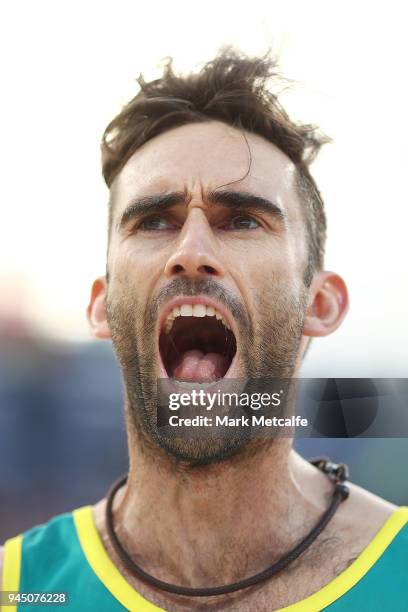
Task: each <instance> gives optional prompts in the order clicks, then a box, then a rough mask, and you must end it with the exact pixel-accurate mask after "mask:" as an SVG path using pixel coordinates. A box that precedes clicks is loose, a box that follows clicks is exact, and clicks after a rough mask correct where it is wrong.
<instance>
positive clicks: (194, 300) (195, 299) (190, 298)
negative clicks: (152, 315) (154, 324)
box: [158, 295, 236, 336]
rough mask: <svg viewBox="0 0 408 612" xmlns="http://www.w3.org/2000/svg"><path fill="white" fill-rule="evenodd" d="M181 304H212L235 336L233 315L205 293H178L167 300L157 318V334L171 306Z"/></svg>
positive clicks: (171, 308) (174, 306)
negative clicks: (178, 294)
mask: <svg viewBox="0 0 408 612" xmlns="http://www.w3.org/2000/svg"><path fill="white" fill-rule="evenodd" d="M182 304H191V305H193V304H204V305H205V306H212V307H213V308H216V309H217V310H218V312H220V313H221V315H222V316H223V317H224V319H225V320H226V321H227V323H228V325H229V326H230V328H231V330H232V331H233V333H234V335H235V336H236V329H235V320H234V318H233V316H232V315H231V312H230V311H229V310H228V309H227V308H225V306H223V305H222V304H220V302H218V301H217V300H214V299H212V298H210V297H209V296H207V295H180V296H178V297H176V298H173V299H172V300H170V301H169V302H167V303H166V304H165V306H164V307H163V309H162V311H161V313H160V315H159V319H158V320H159V325H158V334H159V335H160V333H161V331H162V329H163V325H164V322H165V320H166V318H167V316H168V315H169V314H170V313H171V311H172V310H173V308H176V307H177V306H181V305H182Z"/></svg>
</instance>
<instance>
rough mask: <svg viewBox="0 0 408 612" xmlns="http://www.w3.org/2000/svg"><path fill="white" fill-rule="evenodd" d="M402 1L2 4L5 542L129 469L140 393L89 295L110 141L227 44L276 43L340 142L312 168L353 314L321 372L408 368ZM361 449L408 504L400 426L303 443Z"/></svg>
mask: <svg viewBox="0 0 408 612" xmlns="http://www.w3.org/2000/svg"><path fill="white" fill-rule="evenodd" d="M403 11H404V6H403V3H400V2H398V1H397V0H395V1H392V0H391V1H389V2H387V3H385V2H365V1H361V2H359V3H355V2H351V1H345V2H342V3H328V2H324V0H321V1H320V0H319V1H317V0H316V1H314V0H311V1H310V2H307V3H305V2H301V1H299V2H294V1H292V0H279V1H273V0H268V1H267V2H261V1H258V0H252V2H251V3H250V4H245V5H238V4H237V3H234V2H230V1H224V2H222V3H220V2H219V3H206V4H199V5H193V4H192V3H187V2H171V3H165V2H162V1H155V2H153V3H150V4H148V5H147V6H143V7H142V5H141V3H135V2H125V1H121V0H119V1H117V2H115V3H113V2H103V1H101V2H99V3H98V4H97V5H95V4H91V3H83V2H82V3H80V2H77V1H72V0H71V1H70V2H69V3H68V2H58V3H55V2H51V0H49V1H44V0H38V1H37V2H36V3H29V2H28V1H25V2H19V1H18V0H17V1H15V2H13V3H3V4H2V8H1V10H0V23H1V26H0V28H1V36H0V50H1V55H0V56H1V58H2V59H1V85H2V94H1V97H0V113H1V117H2V123H1V128H2V129H1V132H2V141H1V147H0V166H1V169H2V188H1V193H2V206H1V213H0V541H2V540H4V539H5V538H6V537H9V536H11V535H14V534H16V533H18V532H20V531H22V530H24V529H26V528H28V527H31V526H32V525H34V524H36V523H39V522H42V521H45V520H47V519H48V518H49V517H51V516H52V515H54V514H56V513H60V512H64V511H68V510H72V509H73V508H75V507H77V506H80V505H83V504H88V503H94V502H95V501H97V500H98V499H100V498H101V497H102V496H103V495H104V494H105V492H106V490H107V488H108V487H109V485H110V483H111V482H112V481H113V480H114V479H115V478H116V477H117V476H118V475H119V474H121V473H122V472H125V471H126V469H127V449H126V438H125V430H124V423H123V415H122V391H121V383H120V375H119V371H118V367H117V365H116V363H115V360H114V358H113V354H112V350H111V347H110V344H109V343H106V342H94V341H92V339H91V338H90V336H89V332H88V329H87V324H86V319H85V308H86V304H87V301H88V295H89V290H90V285H91V282H92V279H93V278H94V277H95V276H98V275H100V274H103V273H104V268H105V250H106V225H107V224H106V222H107V200H108V192H107V190H106V187H105V186H104V183H103V180H102V177H101V171H100V152H99V143H100V139H101V135H102V132H103V130H104V128H105V126H106V125H107V123H108V122H109V121H110V120H111V119H112V117H113V116H114V115H115V114H116V113H117V112H118V111H119V110H120V108H121V106H122V105H123V104H124V103H125V102H126V101H127V100H128V99H129V98H130V97H132V96H133V95H134V94H135V93H136V91H137V89H136V83H135V77H136V76H137V75H138V74H139V73H140V72H143V73H144V75H145V77H146V78H147V79H149V78H154V77H156V76H158V75H159V74H160V66H161V65H162V64H161V62H162V60H163V58H165V57H166V56H169V55H171V56H173V57H174V58H175V65H176V67H177V68H178V69H179V70H189V69H191V68H193V67H194V66H196V65H197V64H199V63H200V62H203V61H206V60H208V59H210V58H211V57H213V55H214V54H215V53H216V51H217V50H218V49H219V48H220V47H221V46H222V45H225V44H232V45H235V46H236V47H238V48H240V49H241V50H243V51H246V52H248V53H250V54H262V53H264V52H265V51H266V50H267V49H268V48H271V49H272V50H273V51H274V52H275V53H276V54H277V55H278V57H279V58H280V66H281V71H282V73H283V74H284V75H285V76H287V77H289V78H291V79H293V80H294V87H293V88H292V90H291V91H285V92H284V94H283V95H282V101H283V103H284V104H285V105H286V107H287V109H288V110H289V112H290V114H291V115H292V116H293V117H294V118H297V119H300V120H302V121H304V122H312V123H317V124H319V125H320V126H321V128H322V130H323V131H324V132H326V133H327V134H329V135H330V136H331V137H332V138H333V140H334V142H333V144H331V145H327V146H326V147H325V149H324V151H322V153H321V155H320V158H319V159H318V160H317V161H316V162H315V164H314V167H313V174H314V176H315V178H316V180H317V183H318V185H319V186H320V189H321V191H322V194H323V197H324V199H325V202H326V208H327V215H328V222H329V232H328V244H327V260H326V267H327V268H328V269H334V270H336V271H337V272H339V273H340V274H342V275H343V277H344V278H345V279H346V281H347V283H348V286H349V290H350V296H351V309H350V313H349V315H348V317H347V319H346V321H345V323H344V324H343V326H342V328H341V329H340V330H338V331H337V332H336V333H335V334H334V335H333V336H330V337H328V338H325V339H318V340H316V341H315V342H314V343H313V345H312V348H311V350H310V352H309V354H308V357H307V360H306V362H305V364H304V371H303V375H304V376H308V377H326V376H327V377H393V378H397V377H406V376H407V371H408V342H407V340H408V338H407V336H408V326H407V323H406V313H407V312H408V289H407V275H406V263H407V246H406V244H407V241H406V230H407V220H408V215H407V197H406V193H407V187H406V174H405V173H406V167H407V161H408V160H407V150H406V143H407V138H408V129H407V124H406V119H405V116H406V108H407V103H408V100H407V93H406V89H407V87H406V66H405V62H406V57H407V55H408V40H407V37H406V35H405V24H406V20H405V17H404V14H403ZM297 446H298V447H299V450H301V452H303V453H304V454H305V455H317V454H322V453H323V454H327V455H329V456H331V457H332V459H333V460H339V461H346V462H348V463H349V465H350V468H351V473H352V478H353V480H354V481H355V482H357V483H359V484H362V485H363V486H365V487H367V488H369V489H370V490H372V491H374V492H376V493H378V494H380V495H383V496H384V497H386V498H388V499H390V500H391V501H393V502H395V503H397V504H406V503H408V484H407V481H406V476H405V472H406V465H407V462H408V444H407V442H406V440H402V439H392V440H385V439H375V440H370V439H349V440H346V439H337V440H327V439H325V440H324V439H315V440H303V441H302V440H298V441H297Z"/></svg>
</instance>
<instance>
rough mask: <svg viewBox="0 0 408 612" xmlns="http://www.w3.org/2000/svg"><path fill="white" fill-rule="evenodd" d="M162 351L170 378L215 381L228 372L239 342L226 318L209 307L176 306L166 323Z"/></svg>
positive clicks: (160, 346)
mask: <svg viewBox="0 0 408 612" xmlns="http://www.w3.org/2000/svg"><path fill="white" fill-rule="evenodd" d="M159 351H160V356H161V360H162V363H163V366H164V368H165V370H166V372H167V376H168V377H169V378H175V379H177V380H181V381H187V382H213V381H216V380H219V379H221V378H223V377H224V376H225V375H226V373H227V372H228V370H229V368H230V366H231V364H232V361H233V359H234V356H235V353H236V351H237V343H236V339H235V335H234V333H233V331H232V330H231V327H230V326H229V324H228V322H227V321H226V319H225V318H224V317H223V316H222V314H221V313H220V312H219V311H218V310H217V309H216V308H214V307H213V306H209V305H207V304H202V303H201V304H200V303H199V304H185V303H183V304H181V305H178V306H175V307H174V308H173V309H172V310H171V311H170V313H169V314H168V315H167V317H166V318H165V320H164V321H163V323H162V327H161V330H160V336H159Z"/></svg>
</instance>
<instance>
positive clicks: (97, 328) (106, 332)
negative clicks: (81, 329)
mask: <svg viewBox="0 0 408 612" xmlns="http://www.w3.org/2000/svg"><path fill="white" fill-rule="evenodd" d="M106 294H107V283H106V278H105V277H104V276H101V277H100V278H97V279H96V280H95V281H94V282H93V284H92V290H91V299H90V301H89V304H88V308H87V309H86V314H87V316H88V322H89V326H90V328H91V332H92V334H93V336H95V338H101V339H103V340H105V339H107V338H110V337H111V334H110V329H109V324H108V319H107V315H106Z"/></svg>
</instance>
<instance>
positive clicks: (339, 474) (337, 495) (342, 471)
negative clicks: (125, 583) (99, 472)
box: [106, 457, 349, 597]
mask: <svg viewBox="0 0 408 612" xmlns="http://www.w3.org/2000/svg"><path fill="white" fill-rule="evenodd" d="M310 463H312V464H313V465H315V466H316V467H318V468H319V469H321V470H322V471H323V472H324V473H325V474H327V476H328V477H329V478H330V480H331V481H332V482H333V483H334V490H333V497H332V501H331V504H330V506H329V507H328V509H327V510H326V511H325V512H324V514H323V515H322V516H321V518H320V520H319V521H318V523H317V524H316V525H315V526H314V527H313V529H312V530H311V531H310V532H309V533H308V534H307V535H306V536H305V537H304V538H303V540H301V541H300V542H299V543H298V544H297V545H296V546H295V547H294V548H293V549H292V550H290V551H289V552H288V553H286V554H285V555H283V557H281V558H280V559H279V560H278V561H276V563H274V564H273V565H271V566H270V567H268V568H267V569H266V570H264V571H262V572H260V573H258V574H255V575H254V576H250V577H249V578H245V579H244V580H240V581H239V582H234V583H233V584H227V585H222V586H217V587H209V588H192V587H182V586H177V585H174V584H170V583H168V582H163V581H162V580H159V579H158V578H155V577H154V576H151V575H150V574H147V573H146V572H145V571H144V570H142V568H141V567H139V566H138V565H136V563H135V562H134V561H132V559H131V558H130V557H129V555H128V553H127V552H126V550H125V549H124V548H123V546H122V544H121V543H120V542H119V539H118V537H117V535H116V533H115V529H114V526H113V514H112V505H113V499H114V496H115V493H116V491H117V490H118V489H119V488H120V487H121V486H123V485H124V484H125V483H126V481H127V474H126V475H124V476H121V477H120V478H119V479H118V480H116V481H115V482H114V483H113V485H112V486H111V488H110V489H109V492H108V496H107V501H106V527H107V531H108V535H109V538H110V541H111V544H112V546H113V547H114V549H115V551H116V552H117V554H118V555H119V557H120V559H121V560H122V562H123V564H124V565H125V566H126V568H127V569H128V570H130V571H131V572H132V573H133V574H134V575H135V576H137V577H138V578H139V579H140V580H143V581H144V582H146V583H147V584H150V585H151V586H153V587H156V588H157V589H161V590H162V591H167V592H168V593H176V594H177V595H187V596H189V597H210V596H212V595H224V594H226V593H233V592H234V591H240V590H241V589H246V588H248V587H250V586H253V585H254V584H258V583H259V582H263V581H264V580H268V578H271V577H272V576H274V575H275V574H277V573H278V572H280V571H282V570H283V569H284V568H285V567H287V566H288V565H289V564H290V563H292V561H294V560H295V559H297V558H298V557H299V556H300V555H301V554H302V553H303V552H304V551H305V550H306V548H308V547H309V546H310V545H311V544H312V542H314V540H315V539H316V538H317V536H318V535H319V534H320V533H321V532H322V531H323V529H324V528H325V527H326V525H327V524H328V522H329V521H330V520H331V518H332V517H333V516H334V514H335V512H336V510H337V508H338V507H339V505H340V504H341V502H342V501H343V500H345V499H347V497H348V495H349V488H348V486H347V485H346V484H345V481H346V480H347V479H348V469H347V466H346V465H345V464H335V463H332V462H331V461H329V460H328V459H327V458H325V457H321V458H318V459H311V460H310Z"/></svg>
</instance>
